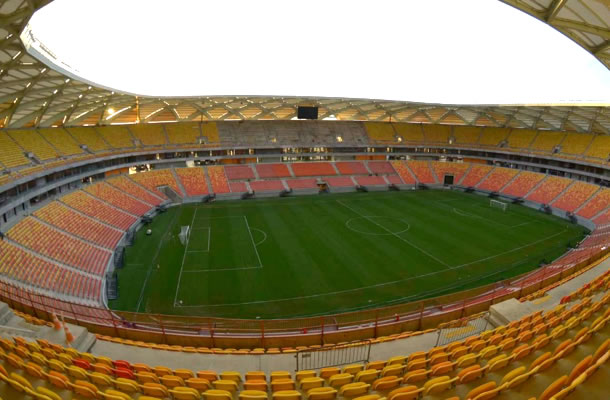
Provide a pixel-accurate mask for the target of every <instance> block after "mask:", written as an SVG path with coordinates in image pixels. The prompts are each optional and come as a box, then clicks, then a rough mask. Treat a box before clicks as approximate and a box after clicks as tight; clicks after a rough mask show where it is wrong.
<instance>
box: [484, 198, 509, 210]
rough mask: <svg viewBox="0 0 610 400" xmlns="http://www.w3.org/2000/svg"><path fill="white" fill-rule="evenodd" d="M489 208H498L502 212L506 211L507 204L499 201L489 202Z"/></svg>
mask: <svg viewBox="0 0 610 400" xmlns="http://www.w3.org/2000/svg"><path fill="white" fill-rule="evenodd" d="M489 206H490V207H492V208H499V209H501V210H502V211H506V209H507V208H508V203H505V202H503V201H499V200H489Z"/></svg>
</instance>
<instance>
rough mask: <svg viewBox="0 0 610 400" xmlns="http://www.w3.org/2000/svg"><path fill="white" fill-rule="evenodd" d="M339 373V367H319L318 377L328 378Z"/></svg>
mask: <svg viewBox="0 0 610 400" xmlns="http://www.w3.org/2000/svg"><path fill="white" fill-rule="evenodd" d="M340 373H341V369H339V368H337V367H328V368H322V369H320V378H322V379H328V378H330V377H331V376H333V375H337V374H340Z"/></svg>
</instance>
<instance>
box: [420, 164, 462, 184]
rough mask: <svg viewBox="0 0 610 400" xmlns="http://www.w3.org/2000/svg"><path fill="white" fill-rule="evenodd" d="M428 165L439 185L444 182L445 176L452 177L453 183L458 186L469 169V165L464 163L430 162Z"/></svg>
mask: <svg viewBox="0 0 610 400" xmlns="http://www.w3.org/2000/svg"><path fill="white" fill-rule="evenodd" d="M430 164H431V165H432V168H433V169H434V173H435V174H436V176H437V178H438V179H439V181H440V182H441V183H442V182H444V179H445V175H453V183H454V184H459V183H460V181H461V180H462V178H463V177H464V174H465V173H466V171H468V168H470V164H466V163H456V162H440V161H430Z"/></svg>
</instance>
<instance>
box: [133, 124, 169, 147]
mask: <svg viewBox="0 0 610 400" xmlns="http://www.w3.org/2000/svg"><path fill="white" fill-rule="evenodd" d="M128 129H129V130H130V131H131V133H133V136H135V137H136V138H137V139H138V140H139V141H140V143H142V145H143V146H155V147H156V146H164V145H166V144H167V140H166V139H165V131H164V130H163V126H162V125H159V124H134V125H129V127H128Z"/></svg>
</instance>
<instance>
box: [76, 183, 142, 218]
mask: <svg viewBox="0 0 610 400" xmlns="http://www.w3.org/2000/svg"><path fill="white" fill-rule="evenodd" d="M84 190H85V191H86V192H87V193H89V194H91V195H93V196H95V197H97V198H98V199H100V200H103V201H105V202H106V203H110V204H112V205H113V206H115V207H117V208H120V209H121V210H124V211H127V212H128V213H130V214H133V215H137V216H141V215H144V214H146V213H147V212H149V211H150V210H151V209H152V206H151V205H150V204H147V203H143V202H141V201H139V200H137V199H136V198H133V197H131V196H129V195H127V194H125V193H123V192H121V191H120V190H118V189H116V188H115V187H114V186H111V185H108V184H107V183H105V182H100V183H94V184H92V185H89V186H86V187H85V188H84Z"/></svg>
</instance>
